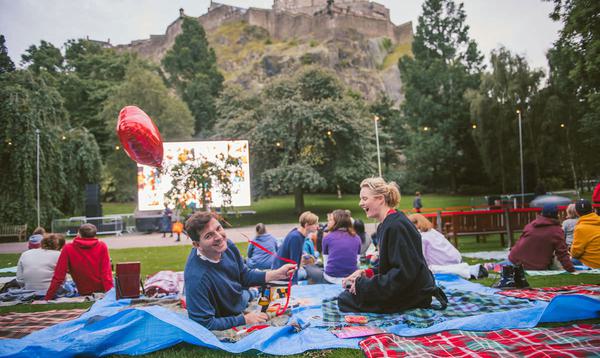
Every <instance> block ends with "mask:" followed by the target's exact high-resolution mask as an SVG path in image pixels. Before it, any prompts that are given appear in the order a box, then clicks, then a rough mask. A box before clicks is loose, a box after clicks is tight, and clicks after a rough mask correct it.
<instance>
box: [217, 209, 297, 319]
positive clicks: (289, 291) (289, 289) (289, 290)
mask: <svg viewBox="0 0 600 358" xmlns="http://www.w3.org/2000/svg"><path fill="white" fill-rule="evenodd" d="M215 214H216V213H215ZM219 220H221V221H223V222H224V223H225V224H227V225H228V226H229V227H233V225H231V224H230V223H229V222H228V221H227V220H225V219H224V218H223V217H222V216H219ZM240 234H241V235H242V236H243V237H245V238H246V240H248V242H249V243H250V244H252V245H254V246H256V247H258V248H259V249H261V250H263V251H264V252H266V253H267V254H269V255H271V256H273V257H275V258H277V259H279V260H281V261H284V262H287V263H290V264H293V265H296V267H298V263H297V262H296V261H294V260H291V259H287V258H285V257H281V256H279V255H277V254H276V253H274V252H271V250H269V249H267V248H266V247H263V246H262V245H261V244H259V243H257V242H255V241H254V240H250V238H249V237H248V236H247V235H246V234H244V233H243V232H241V233H240ZM293 278H294V275H290V278H289V280H288V284H287V293H286V299H285V305H284V306H283V307H281V305H280V308H278V309H277V311H276V312H275V315H276V316H281V315H282V314H284V313H285V311H286V310H287V308H288V305H289V303H290V296H291V295H292V279H293Z"/></svg>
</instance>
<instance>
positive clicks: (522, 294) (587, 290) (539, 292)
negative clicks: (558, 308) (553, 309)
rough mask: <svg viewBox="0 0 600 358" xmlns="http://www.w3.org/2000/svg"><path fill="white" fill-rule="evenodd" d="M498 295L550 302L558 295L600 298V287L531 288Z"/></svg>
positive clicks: (503, 292)
mask: <svg viewBox="0 0 600 358" xmlns="http://www.w3.org/2000/svg"><path fill="white" fill-rule="evenodd" d="M498 294H500V295H504V296H508V297H518V298H526V299H529V300H541V301H550V300H551V299H553V298H554V297H556V296H558V295H588V296H597V297H598V298H600V286H599V285H572V286H560V287H542V288H530V289H527V290H506V291H499V292H498Z"/></svg>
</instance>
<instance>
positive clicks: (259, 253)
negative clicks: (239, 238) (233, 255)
mask: <svg viewBox="0 0 600 358" xmlns="http://www.w3.org/2000/svg"><path fill="white" fill-rule="evenodd" d="M255 230H256V237H254V240H253V241H254V242H256V243H257V244H259V245H261V246H262V247H264V248H265V249H267V250H269V251H271V252H275V251H277V239H275V237H274V236H273V235H271V234H269V233H267V228H266V227H265V224H263V223H258V224H256V228H255ZM246 263H247V265H248V267H249V268H251V269H259V270H268V269H270V268H271V265H272V264H273V256H271V255H270V254H269V253H268V252H265V251H263V250H261V249H259V248H257V247H256V246H254V245H248V259H247V260H246Z"/></svg>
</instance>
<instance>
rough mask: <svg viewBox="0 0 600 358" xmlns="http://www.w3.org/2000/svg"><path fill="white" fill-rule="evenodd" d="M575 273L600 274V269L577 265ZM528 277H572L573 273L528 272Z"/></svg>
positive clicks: (558, 271)
mask: <svg viewBox="0 0 600 358" xmlns="http://www.w3.org/2000/svg"><path fill="white" fill-rule="evenodd" d="M575 270H577V271H575V272H576V273H577V274H578V275H579V274H584V273H585V274H596V275H598V274H600V269H590V268H589V267H587V266H578V265H575ZM525 273H526V274H527V276H551V275H572V273H570V272H568V271H565V270H526V271H525Z"/></svg>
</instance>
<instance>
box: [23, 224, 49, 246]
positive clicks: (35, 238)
mask: <svg viewBox="0 0 600 358" xmlns="http://www.w3.org/2000/svg"><path fill="white" fill-rule="evenodd" d="M44 235H46V230H44V228H43V227H41V226H38V227H36V228H35V230H33V232H32V233H31V236H30V237H29V240H27V249H28V250H31V249H39V248H40V247H41V246H42V239H43V238H44Z"/></svg>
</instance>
